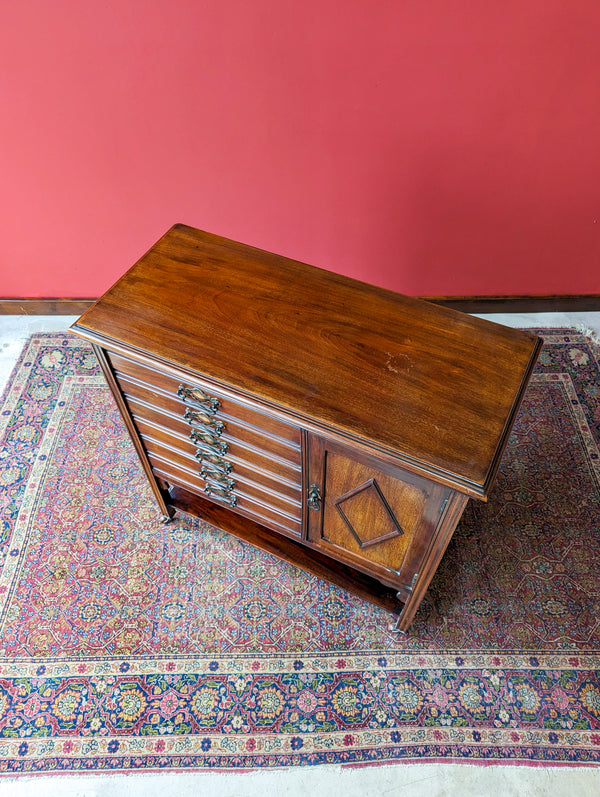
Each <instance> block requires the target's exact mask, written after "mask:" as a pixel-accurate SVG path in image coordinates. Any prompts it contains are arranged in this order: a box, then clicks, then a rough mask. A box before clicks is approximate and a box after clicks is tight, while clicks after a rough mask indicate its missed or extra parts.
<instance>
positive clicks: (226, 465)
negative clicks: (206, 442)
mask: <svg viewBox="0 0 600 797" xmlns="http://www.w3.org/2000/svg"><path fill="white" fill-rule="evenodd" d="M194 456H195V457H196V459H197V460H199V461H200V462H203V461H206V462H211V463H212V464H213V465H214V466H215V467H216V468H218V469H219V470H220V471H222V472H223V473H231V471H232V469H233V465H232V464H231V462H227V460H225V459H221V457H220V456H219V455H218V454H215V453H214V451H209V450H208V449H206V448H202V447H201V446H199V447H198V450H197V451H196V453H195V454H194Z"/></svg>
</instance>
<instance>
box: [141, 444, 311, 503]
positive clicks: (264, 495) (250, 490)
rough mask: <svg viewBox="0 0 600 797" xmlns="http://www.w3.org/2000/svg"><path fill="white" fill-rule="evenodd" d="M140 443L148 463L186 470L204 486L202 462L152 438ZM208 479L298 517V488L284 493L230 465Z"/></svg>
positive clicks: (271, 484) (257, 477)
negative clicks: (165, 464)
mask: <svg viewBox="0 0 600 797" xmlns="http://www.w3.org/2000/svg"><path fill="white" fill-rule="evenodd" d="M144 445H145V448H146V452H147V454H148V458H149V460H150V462H154V461H155V460H156V459H157V458H158V459H160V461H161V462H162V463H169V464H170V465H172V466H173V467H176V468H180V469H183V470H185V471H186V473H188V478H190V479H192V481H193V482H194V483H197V485H198V486H199V487H200V488H201V489H204V485H205V484H206V481H207V479H206V478H204V477H203V476H202V475H201V472H200V471H201V468H202V464H201V463H200V462H198V460H196V459H195V458H194V457H193V456H192V455H186V454H184V453H182V452H181V451H177V450H173V449H170V448H167V447H166V446H161V445H160V444H158V443H156V442H155V441H153V440H145V441H144ZM208 480H209V481H212V482H213V483H214V484H219V483H221V484H223V483H224V482H226V481H231V482H233V483H234V485H235V486H234V487H233V488H231V492H233V493H234V494H235V495H237V496H239V495H242V494H243V495H246V496H249V497H253V498H256V499H258V500H260V501H262V502H264V503H266V504H269V505H270V506H272V507H273V508H275V509H277V510H280V511H281V512H284V513H285V514H288V515H291V516H292V517H296V518H298V519H300V514H301V506H300V490H297V491H296V493H295V495H294V496H293V497H291V496H287V495H284V494H283V493H281V492H280V491H279V490H278V489H277V488H278V487H279V485H278V484H277V483H275V484H273V483H272V482H271V483H270V484H269V483H268V481H267V480H261V479H260V474H258V475H257V474H256V473H255V472H250V473H249V474H248V473H242V471H241V470H239V469H238V468H234V469H233V471H232V472H231V473H227V474H219V475H217V476H216V477H215V478H212V479H208Z"/></svg>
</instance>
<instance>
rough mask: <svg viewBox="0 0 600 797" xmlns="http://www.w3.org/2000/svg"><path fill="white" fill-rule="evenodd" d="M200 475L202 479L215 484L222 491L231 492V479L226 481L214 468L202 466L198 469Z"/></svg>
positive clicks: (232, 486) (225, 477) (232, 484)
mask: <svg viewBox="0 0 600 797" xmlns="http://www.w3.org/2000/svg"><path fill="white" fill-rule="evenodd" d="M200 475H201V476H202V478H203V479H206V480H210V481H212V482H215V483H216V484H217V486H219V487H222V488H223V489H224V490H233V488H234V487H235V482H234V481H233V479H228V478H227V476H226V475H225V474H224V473H221V471H218V470H217V469H216V468H208V467H207V466H206V465H203V466H202V467H201V468H200Z"/></svg>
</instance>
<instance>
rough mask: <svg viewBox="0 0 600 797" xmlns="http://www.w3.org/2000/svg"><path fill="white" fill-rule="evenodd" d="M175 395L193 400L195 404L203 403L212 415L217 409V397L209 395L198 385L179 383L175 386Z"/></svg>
mask: <svg viewBox="0 0 600 797" xmlns="http://www.w3.org/2000/svg"><path fill="white" fill-rule="evenodd" d="M177 395H178V396H179V398H180V399H183V400H184V401H186V400H188V401H195V402H196V403H197V404H205V405H207V406H205V408H204V409H205V410H206V411H207V412H210V413H211V414H212V415H214V414H215V412H216V411H217V410H218V409H219V399H216V398H213V397H212V396H209V395H208V393H206V392H205V391H204V390H201V389H200V388H199V387H188V386H187V385H179V387H178V388H177Z"/></svg>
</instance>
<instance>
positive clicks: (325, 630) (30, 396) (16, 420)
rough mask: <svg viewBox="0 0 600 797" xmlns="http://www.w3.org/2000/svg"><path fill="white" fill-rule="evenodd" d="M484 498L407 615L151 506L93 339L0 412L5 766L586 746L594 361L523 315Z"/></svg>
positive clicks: (598, 408)
mask: <svg viewBox="0 0 600 797" xmlns="http://www.w3.org/2000/svg"><path fill="white" fill-rule="evenodd" d="M538 332H539V334H541V335H542V336H543V337H544V339H545V345H544V347H543V349H542V352H541V356H540V360H539V363H538V365H537V367H536V371H535V374H534V375H533V378H532V381H531V384H530V387H529V389H528V392H527V395H526V398H525V400H524V403H523V406H522V409H521V411H520V414H519V416H518V419H517V422H516V425H515V428H514V432H513V434H512V436H511V438H510V442H509V444H508V447H507V451H506V453H505V456H504V458H503V461H502V465H501V468H500V471H499V474H498V478H497V482H496V485H495V489H494V490H493V493H492V496H491V498H490V500H489V502H488V503H479V502H476V501H473V502H471V503H470V505H469V507H468V508H467V511H466V513H465V515H464V517H463V520H462V521H461V523H460V525H459V527H458V529H457V531H456V533H455V535H454V538H453V540H452V542H451V544H450V546H449V548H448V551H447V553H446V555H445V557H444V560H443V562H442V565H441V567H440V569H439V571H438V573H437V574H436V576H435V578H434V581H433V583H432V585H431V588H430V590H429V593H428V595H427V597H426V600H425V601H424V603H423V605H422V606H421V608H420V610H419V613H418V615H417V618H416V620H415V623H414V625H413V627H412V628H411V631H410V633H409V635H407V636H402V635H397V634H395V633H393V632H392V631H391V630H390V620H391V617H390V615H388V614H387V613H386V612H385V611H383V610H381V609H379V608H376V607H374V606H372V605H370V604H368V603H365V602H363V601H361V600H360V599H358V598H356V597H353V596H352V595H349V594H347V593H345V592H343V591H342V590H340V589H338V588H336V587H334V586H331V585H330V584H328V583H326V582H325V581H320V580H318V579H316V578H314V577H311V576H309V575H307V574H305V573H303V572H302V571H300V570H299V569H297V568H295V567H293V566H291V565H288V564H285V563H283V562H281V561H280V560H278V559H276V558H274V557H273V556H271V555H269V554H266V553H263V552H261V551H258V550H256V549H255V548H253V547H252V546H250V545H248V544H246V543H244V542H241V541H239V540H237V539H236V538H234V537H231V536H229V535H228V534H226V533H224V532H222V531H220V530H218V529H215V528H211V527H209V526H208V525H207V524H206V523H205V522H203V521H201V520H197V519H193V518H189V517H186V516H183V515H182V516H179V517H177V518H176V519H175V520H174V521H173V522H171V523H170V524H166V525H163V524H161V523H160V520H159V513H158V510H157V507H156V506H155V504H154V500H153V497H152V494H151V492H150V489H149V487H148V485H147V483H146V481H145V479H144V477H143V475H142V470H141V467H140V465H139V463H138V461H137V459H136V455H135V452H134V449H133V446H132V444H131V442H130V440H129V438H128V436H127V433H126V430H125V427H124V425H123V423H122V422H121V420H120V417H119V414H118V412H117V409H116V407H115V404H114V402H113V399H112V397H111V395H110V393H109V391H108V389H107V387H106V385H105V383H104V380H103V378H102V376H101V375H100V372H99V369H98V364H97V362H96V360H95V358H94V356H93V354H92V352H91V350H90V349H89V348H88V346H87V345H86V344H85V343H83V342H82V341H79V340H78V339H75V338H74V337H71V336H69V335H68V334H62V335H57V334H48V335H35V336H33V337H32V338H31V339H30V341H29V343H28V345H27V346H26V347H25V349H24V351H23V353H22V355H21V358H20V360H19V362H18V364H17V366H16V368H15V371H14V373H13V376H12V379H11V381H10V383H9V385H8V387H7V389H6V391H5V394H4V397H3V400H2V407H1V410H0V413H1V414H0V512H1V515H0V554H1V556H0V567H1V573H0V771H1V772H5V773H30V774H31V773H48V772H76V771H88V772H89V771H92V772H99V771H126V772H131V771H139V770H146V771H147V770H153V769H154V770H156V769H168V768H175V769H194V768H195V769H199V768H227V769H235V768H240V769H242V768H259V767H280V766H291V765H318V764H322V763H330V764H351V765H358V764H365V763H390V762H395V761H466V762H470V763H506V762H516V763H524V764H529V765H548V764H578V765H583V764H596V765H597V764H598V762H599V761H600V579H599V577H598V575H599V573H598V571H599V562H600V458H599V453H598V442H599V439H600V362H599V348H598V347H597V346H596V345H595V344H594V343H592V341H591V340H589V339H588V338H586V337H585V336H584V335H582V334H579V333H577V332H575V331H573V330H564V329H554V330H538Z"/></svg>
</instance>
